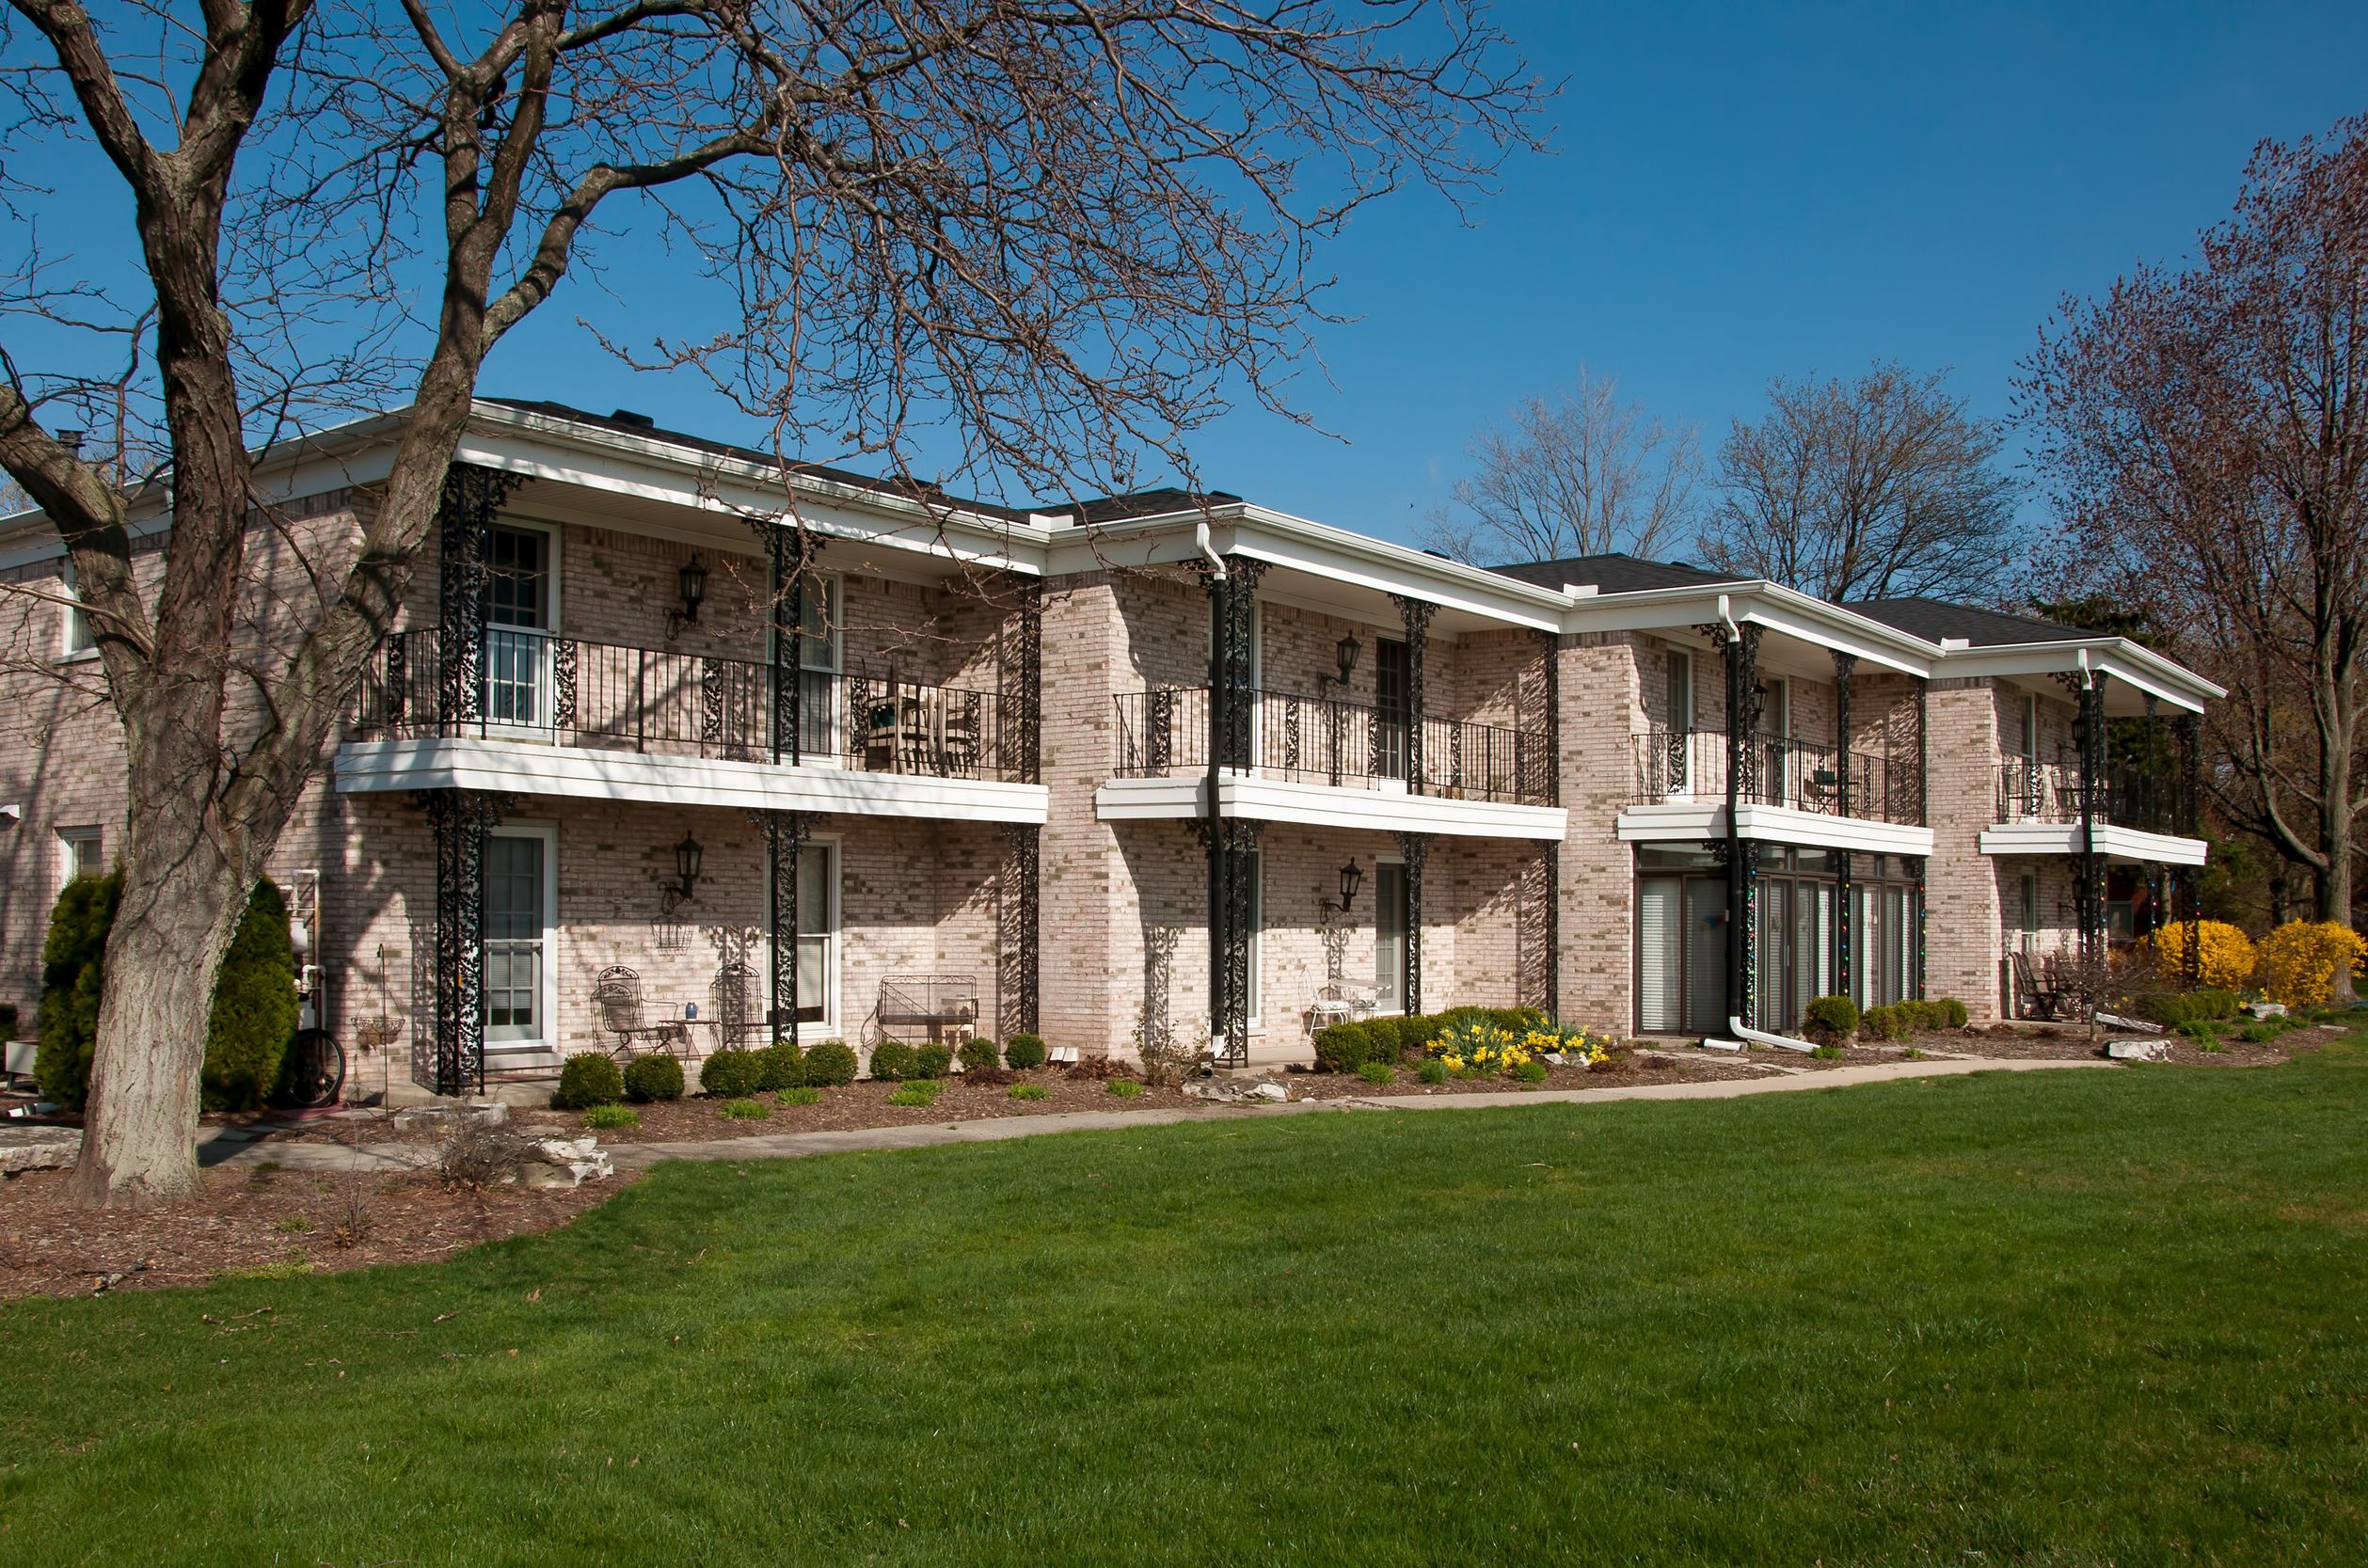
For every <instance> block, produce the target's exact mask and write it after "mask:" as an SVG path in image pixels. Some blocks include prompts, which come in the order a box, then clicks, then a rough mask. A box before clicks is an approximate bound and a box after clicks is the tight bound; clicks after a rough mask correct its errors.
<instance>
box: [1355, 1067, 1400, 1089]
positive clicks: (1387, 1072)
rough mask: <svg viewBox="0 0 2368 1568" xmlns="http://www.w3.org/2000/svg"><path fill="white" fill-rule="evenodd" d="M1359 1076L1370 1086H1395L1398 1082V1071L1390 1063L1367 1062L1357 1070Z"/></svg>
mask: <svg viewBox="0 0 2368 1568" xmlns="http://www.w3.org/2000/svg"><path fill="white" fill-rule="evenodd" d="M1357 1076H1358V1077H1359V1078H1362V1079H1363V1080H1364V1081H1365V1082H1366V1083H1368V1084H1394V1083H1396V1082H1397V1081H1398V1069H1396V1068H1393V1067H1391V1065H1390V1064H1389V1063H1388V1062H1367V1063H1366V1064H1365V1065H1364V1066H1362V1067H1360V1068H1359V1069H1357Z"/></svg>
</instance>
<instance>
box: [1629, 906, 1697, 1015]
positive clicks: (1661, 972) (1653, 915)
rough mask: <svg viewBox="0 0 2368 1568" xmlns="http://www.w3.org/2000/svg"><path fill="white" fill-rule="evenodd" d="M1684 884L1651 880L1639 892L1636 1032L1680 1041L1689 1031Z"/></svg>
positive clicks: (1637, 911)
mask: <svg viewBox="0 0 2368 1568" xmlns="http://www.w3.org/2000/svg"><path fill="white" fill-rule="evenodd" d="M1685 886H1686V884H1685V879H1683V878H1681V877H1647V878H1645V879H1644V880H1643V881H1642V882H1640V883H1638V884H1637V890H1636V926H1637V931H1636V1026H1637V1028H1638V1029H1639V1030H1641V1031H1643V1032H1644V1033H1645V1034H1647V1035H1675V1034H1678V1033H1681V1032H1682V1031H1683V1030H1684V1029H1685V1026H1686V948H1685V942H1686V915H1685Z"/></svg>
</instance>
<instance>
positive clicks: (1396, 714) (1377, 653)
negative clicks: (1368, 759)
mask: <svg viewBox="0 0 2368 1568" xmlns="http://www.w3.org/2000/svg"><path fill="white" fill-rule="evenodd" d="M1412 701H1413V698H1412V694H1411V691H1410V689H1409V687H1408V684H1407V680H1406V644H1405V643H1404V642H1401V641H1397V640H1396V639H1394V638H1389V637H1382V638H1376V639H1375V641H1374V755H1373V769H1374V777H1375V778H1377V779H1403V778H1405V777H1406V728H1407V721H1408V720H1409V719H1411V717H1412Z"/></svg>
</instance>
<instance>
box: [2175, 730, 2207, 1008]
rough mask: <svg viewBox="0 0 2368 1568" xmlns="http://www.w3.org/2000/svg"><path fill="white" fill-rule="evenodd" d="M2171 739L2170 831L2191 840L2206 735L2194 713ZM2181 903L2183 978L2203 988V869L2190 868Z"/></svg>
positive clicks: (2197, 825)
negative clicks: (2174, 775) (2175, 776)
mask: <svg viewBox="0 0 2368 1568" xmlns="http://www.w3.org/2000/svg"><path fill="white" fill-rule="evenodd" d="M2172 725H2173V728H2172V732H2171V733H2172V736H2173V738H2174V739H2175V740H2176V742H2177V744H2178V747H2179V782H2178V784H2177V785H2176V790H2175V794H2174V796H2173V798H2172V802H2171V830H2172V832H2176V833H2178V834H2180V835H2181V836H2183V837H2187V838H2192V837H2194V836H2195V835H2196V833H2197V832H2199V830H2200V826H2201V795H2202V792H2203V773H2202V769H2203V753H2202V746H2203V734H2202V723H2201V721H2200V720H2199V719H2198V718H2197V717H2196V716H2195V715H2194V714H2192V713H2183V714H2181V715H2180V716H2179V717H2178V718H2177V719H2176V720H2174V721H2172ZM2179 893H2180V895H2181V898H2180V902H2181V904H2182V906H2183V911H2184V913H2185V917H2186V923H2187V945H2186V950H2185V953H2184V955H2183V956H2182V964H2181V967H2182V968H2183V969H2184V970H2185V974H2183V975H2182V978H2183V979H2185V982H2186V985H2187V989H2188V990H2195V989H2196V988H2197V987H2199V986H2201V985H2202V984H2203V868H2202V867H2201V866H2190V867H2188V868H2187V871H2186V874H2185V876H2182V877H2181V878H2180V879H2179Z"/></svg>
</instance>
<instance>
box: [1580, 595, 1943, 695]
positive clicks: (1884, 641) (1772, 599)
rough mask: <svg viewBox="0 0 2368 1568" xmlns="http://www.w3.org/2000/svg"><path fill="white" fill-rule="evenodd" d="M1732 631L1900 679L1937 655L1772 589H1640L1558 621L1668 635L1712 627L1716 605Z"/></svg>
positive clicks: (1861, 620) (1589, 604)
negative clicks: (1766, 635) (1741, 626)
mask: <svg viewBox="0 0 2368 1568" xmlns="http://www.w3.org/2000/svg"><path fill="white" fill-rule="evenodd" d="M1721 599H1724V600H1725V601H1726V603H1727V613H1728V614H1730V615H1732V616H1734V618H1735V619H1736V621H1737V622H1738V623H1740V622H1745V621H1748V622H1750V623H1752V624H1753V625H1755V626H1764V627H1766V628H1767V629H1768V630H1770V631H1773V632H1779V633H1781V634H1783V635H1784V636H1787V637H1792V638H1798V639H1799V640H1800V641H1804V642H1807V643H1809V644H1811V645H1812V646H1815V647H1820V648H1827V649H1831V650H1833V651H1834V652H1836V653H1846V654H1854V655H1856V656H1857V657H1858V658H1859V660H1860V661H1861V662H1862V663H1867V664H1873V665H1879V666H1881V667H1882V668H1883V669H1886V670H1894V671H1897V672H1899V673H1900V674H1903V675H1929V674H1931V673H1932V666H1933V663H1934V661H1935V660H1936V659H1937V658H1938V657H1940V650H1939V649H1938V648H1936V647H1934V646H1932V645H1931V643H1929V642H1926V641H1922V640H1921V639H1918V638H1915V637H1911V636H1909V635H1908V634H1907V633H1905V632H1902V631H1898V630H1895V629H1894V628H1892V627H1890V626H1884V625H1883V623H1881V622H1880V621H1872V620H1869V619H1867V617H1866V616H1864V615H1859V614H1855V613H1853V612H1851V611H1850V610H1842V609H1839V608H1838V607H1836V606H1834V605H1829V604H1826V603H1825V602H1823V601H1822V600H1820V599H1812V598H1810V597H1809V596H1808V595H1806V594H1795V593H1793V592H1792V591H1791V590H1790V589H1787V588H1779V587H1777V586H1776V585H1775V584H1774V583H1771V582H1737V583H1733V584H1730V585H1727V586H1724V587H1700V588H1697V587H1685V588H1645V589H1639V590H1637V591H1635V592H1633V593H1628V594H1596V595H1594V596H1593V597H1591V598H1584V599H1576V600H1573V601H1572V602H1571V609H1570V610H1569V611H1568V612H1567V613H1566V614H1565V616H1564V617H1563V629H1564V630H1565V631H1570V632H1591V631H1592V632H1604V631H1668V630H1677V629H1680V628H1685V629H1691V628H1692V627H1694V626H1705V625H1709V624H1712V623H1715V622H1716V621H1717V620H1718V618H1719V601H1720V600H1721Z"/></svg>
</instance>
